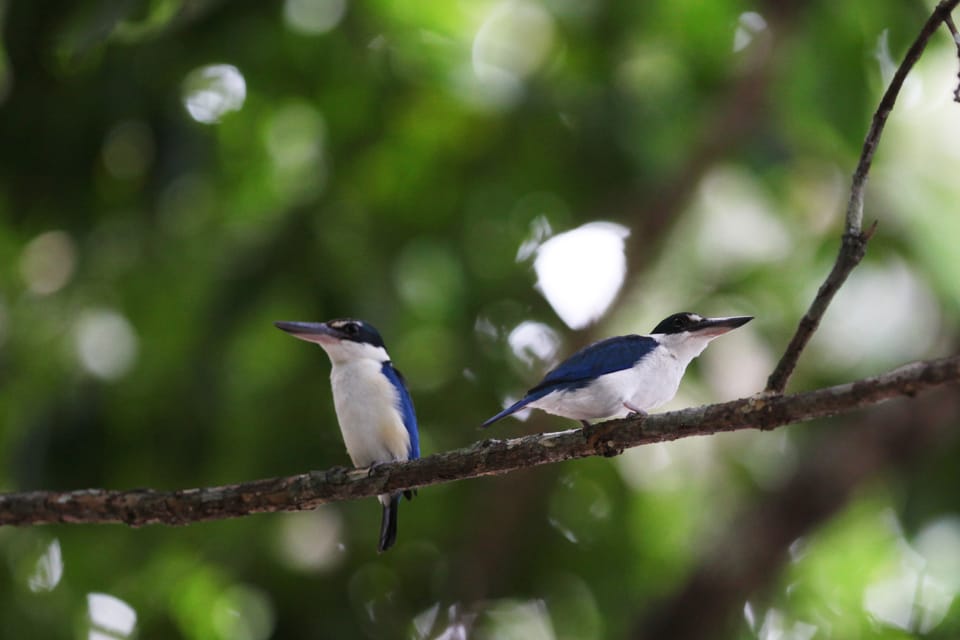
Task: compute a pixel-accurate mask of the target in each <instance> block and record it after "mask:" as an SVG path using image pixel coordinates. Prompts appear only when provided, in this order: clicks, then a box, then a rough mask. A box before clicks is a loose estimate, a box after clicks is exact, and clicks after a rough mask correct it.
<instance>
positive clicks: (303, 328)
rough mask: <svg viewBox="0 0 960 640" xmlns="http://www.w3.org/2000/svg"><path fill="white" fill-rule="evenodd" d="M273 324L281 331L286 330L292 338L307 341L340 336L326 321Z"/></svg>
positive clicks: (318, 340) (331, 338)
mask: <svg viewBox="0 0 960 640" xmlns="http://www.w3.org/2000/svg"><path fill="white" fill-rule="evenodd" d="M273 324H274V326H275V327H276V328H277V329H280V330H281V331H286V332H287V333H289V334H290V335H292V336H293V337H294V338H300V339H301V340H306V341H307V342H316V343H318V344H320V343H324V342H334V341H336V340H338V339H339V338H340V332H339V331H337V330H336V329H334V328H333V327H331V326H330V325H328V324H327V323H326V322H284V321H280V322H274V323H273Z"/></svg>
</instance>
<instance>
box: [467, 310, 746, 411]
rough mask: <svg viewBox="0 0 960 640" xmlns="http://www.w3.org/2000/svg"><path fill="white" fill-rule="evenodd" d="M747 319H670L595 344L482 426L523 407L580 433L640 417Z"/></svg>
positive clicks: (691, 316) (686, 315) (677, 316)
mask: <svg viewBox="0 0 960 640" xmlns="http://www.w3.org/2000/svg"><path fill="white" fill-rule="evenodd" d="M752 319H753V316H733V317H729V318H704V317H703V316H699V315H697V314H695V313H686V312H685V313H675V314H673V315H672V316H670V317H669V318H666V319H665V320H663V322H661V323H660V324H658V325H657V326H656V327H654V329H653V333H651V334H650V335H648V336H638V335H628V336H617V337H615V338H607V339H606V340H601V341H600V342H596V343H594V344H592V345H590V346H588V347H585V348H583V349H581V350H580V351H578V352H576V353H575V354H573V355H572V356H570V357H569V358H568V359H566V360H564V361H563V362H561V363H560V364H559V365H557V366H556V367H555V368H554V369H553V370H551V371H550V372H549V373H547V375H546V376H545V377H544V378H543V380H541V381H540V384H538V385H537V386H535V387H533V388H532V389H530V390H529V391H528V392H527V395H525V396H524V397H523V398H522V399H521V400H519V401H517V402H515V403H513V404H512V405H510V406H509V407H507V408H506V409H504V410H503V411H501V412H500V413H498V414H497V415H495V416H493V417H492V418H490V419H489V420H487V421H486V422H484V423H483V426H484V427H488V426H490V425H491V424H493V423H494V422H496V421H497V420H500V419H501V418H504V417H506V416H508V415H510V414H512V413H515V412H516V411H519V410H521V409H523V408H526V407H533V408H536V409H542V410H543V411H546V412H547V413H552V414H554V415H558V416H563V417H564V418H571V419H573V420H579V421H580V422H582V423H583V425H584V426H585V427H588V426H590V423H589V420H596V419H599V418H611V417H623V416H625V415H628V414H640V415H646V413H647V411H649V410H650V409H654V408H656V407H659V406H660V405H662V404H663V403H665V402H668V401H669V400H670V399H672V398H673V396H674V395H676V393H677V388H678V387H679V386H680V379H681V378H682V377H683V373H684V371H686V368H687V365H688V364H690V361H691V360H693V359H694V358H696V357H697V356H698V355H700V354H701V353H703V350H704V349H706V348H707V345H708V344H709V343H710V341H711V340H713V339H714V338H716V337H717V336H720V335H723V334H724V333H726V332H728V331H730V330H732V329H736V328H737V327H739V326H742V325H744V324H746V323H747V322H749V321H750V320H752Z"/></svg>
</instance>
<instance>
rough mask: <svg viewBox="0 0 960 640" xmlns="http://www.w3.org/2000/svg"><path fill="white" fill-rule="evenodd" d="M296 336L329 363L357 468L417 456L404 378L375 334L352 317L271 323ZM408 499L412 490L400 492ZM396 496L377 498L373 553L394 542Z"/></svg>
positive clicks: (335, 397) (336, 402) (339, 412)
mask: <svg viewBox="0 0 960 640" xmlns="http://www.w3.org/2000/svg"><path fill="white" fill-rule="evenodd" d="M274 325H276V327H277V328H278V329H282V330H283V331H286V332H287V333H289V334H290V335H292V336H293V337H295V338H299V339H300V340H306V341H307V342H313V343H316V344H318V345H320V346H321V347H323V350H324V351H326V352H327V355H328V356H329V357H330V362H331V364H332V365H333V367H332V369H331V370H330V386H331V387H332V389H333V406H334V409H336V413H337V422H339V423H340V433H341V434H342V435H343V442H344V444H345V445H346V447H347V454H348V455H349V456H350V460H351V461H352V462H353V466H355V467H357V468H362V467H373V466H375V465H378V464H383V463H385V462H400V461H405V460H415V459H417V458H419V457H420V438H419V435H418V433H417V416H416V413H415V412H414V409H413V401H412V400H411V399H410V392H409V391H407V386H406V383H405V382H404V379H403V376H402V375H400V372H399V371H398V370H397V368H396V367H394V366H393V363H392V362H391V360H390V356H389V355H387V349H386V347H385V346H384V344H383V338H381V337H380V332H379V331H377V330H376V329H375V328H374V327H373V326H372V325H370V324H368V323H366V322H364V321H362V320H354V319H352V318H344V319H339V320H330V321H328V322H275V323H274ZM403 495H404V496H406V498H407V500H410V499H412V498H413V495H414V492H413V491H404V492H403ZM400 496H401V494H400V493H395V494H383V495H380V496H378V499H379V500H380V504H381V505H383V519H382V522H381V525H380V542H379V546H378V550H379V551H380V552H381V553H382V552H384V551H386V550H387V549H389V548H390V547H392V546H393V544H394V543H395V542H396V541H397V510H398V508H399V506H400Z"/></svg>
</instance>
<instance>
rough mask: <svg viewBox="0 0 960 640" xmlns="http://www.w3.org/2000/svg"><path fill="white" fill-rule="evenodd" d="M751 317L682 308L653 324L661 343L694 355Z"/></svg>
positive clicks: (684, 353) (680, 352)
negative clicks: (711, 314)
mask: <svg viewBox="0 0 960 640" xmlns="http://www.w3.org/2000/svg"><path fill="white" fill-rule="evenodd" d="M751 320H753V316H728V317H723V318H705V317H703V316H701V315H699V314H696V313H690V312H689V311H684V312H683V313H675V314H673V315H672V316H669V317H667V318H664V319H663V320H662V321H661V322H660V324H658V325H657V326H656V327H654V328H653V334H654V335H656V336H658V338H659V341H660V344H662V345H664V346H665V347H667V348H668V349H671V350H672V351H675V352H678V354H679V355H681V356H688V357H690V358H695V357H697V356H698V355H700V354H701V353H702V352H703V350H704V349H706V348H707V345H708V344H710V341H711V340H713V339H714V338H716V337H717V336H722V335H723V334H725V333H727V332H728V331H732V330H733V329H736V328H737V327H741V326H743V325H745V324H747V323H748V322H750V321H751Z"/></svg>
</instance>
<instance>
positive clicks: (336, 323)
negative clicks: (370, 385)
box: [273, 318, 390, 362]
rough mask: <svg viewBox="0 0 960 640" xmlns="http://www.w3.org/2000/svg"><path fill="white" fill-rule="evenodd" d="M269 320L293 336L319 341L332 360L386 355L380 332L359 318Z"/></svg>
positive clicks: (345, 360)
mask: <svg viewBox="0 0 960 640" xmlns="http://www.w3.org/2000/svg"><path fill="white" fill-rule="evenodd" d="M273 324H274V325H275V326H276V327H277V328H278V329H281V330H283V331H286V332H287V333H289V334H290V335H292V336H293V337H294V338H299V339H300V340H306V341H307V342H314V343H316V344H318V345H320V346H321V347H323V350H324V351H326V352H327V355H329V356H330V359H331V360H332V361H334V362H349V361H352V360H362V359H369V360H376V361H377V362H385V361H387V360H389V359H390V357H389V356H388V355H387V350H386V347H384V345H383V338H381V337H380V332H379V331H377V330H376V329H375V328H374V327H373V325H371V324H369V323H366V322H364V321H363V320H354V319H352V318H342V319H338V320H330V321H328V322H274V323H273Z"/></svg>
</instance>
